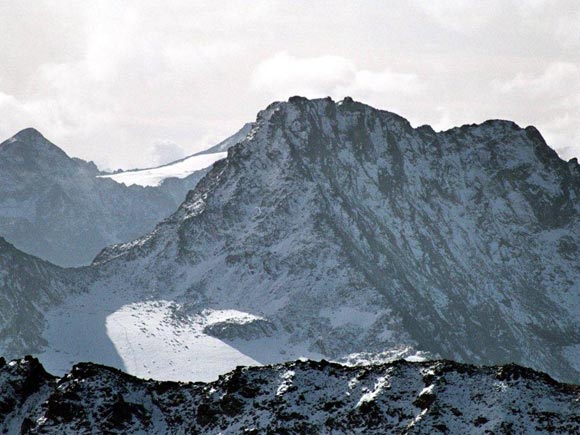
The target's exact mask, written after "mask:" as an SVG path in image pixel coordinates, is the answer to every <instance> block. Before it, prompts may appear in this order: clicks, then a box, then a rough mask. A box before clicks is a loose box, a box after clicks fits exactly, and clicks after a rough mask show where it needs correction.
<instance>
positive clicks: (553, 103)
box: [492, 62, 580, 158]
mask: <svg viewBox="0 0 580 435" xmlns="http://www.w3.org/2000/svg"><path fill="white" fill-rule="evenodd" d="M492 89H493V90H494V91H495V92H497V93H498V94H499V96H500V99H501V100H502V101H506V102H508V104H509V105H511V107H512V110H513V111H514V112H519V114H520V117H522V118H523V116H522V115H523V114H525V116H526V117H527V118H528V119H529V120H530V121H529V122H530V123H534V124H536V125H537V126H538V127H539V128H540V131H542V133H543V134H544V136H545V138H546V140H547V142H548V144H550V145H551V146H552V147H554V148H556V150H557V151H559V153H560V154H561V155H562V157H564V158H571V157H573V156H579V155H580V65H578V64H575V63H570V62H554V63H551V64H549V65H548V66H547V67H546V68H545V69H544V71H542V72H540V73H538V74H522V73H520V74H517V75H516V76H515V77H513V78H512V79H509V80H506V81H494V82H493V83H492Z"/></svg>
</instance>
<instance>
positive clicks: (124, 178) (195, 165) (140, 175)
mask: <svg viewBox="0 0 580 435" xmlns="http://www.w3.org/2000/svg"><path fill="white" fill-rule="evenodd" d="M227 155H228V153H227V152H221V153H212V154H199V155H197V154H196V155H194V156H191V157H187V158H185V159H183V160H179V161H177V162H174V163H170V164H169V165H165V166H159V167H157V168H149V169H137V170H132V171H124V172H118V173H116V174H111V175H100V176H99V178H110V179H111V180H114V181H116V182H117V183H121V184H124V185H126V186H132V185H134V184H136V185H139V186H159V185H160V184H161V182H162V181H163V180H165V179H166V178H185V177H187V176H189V175H191V174H193V173H194V172H197V171H201V170H202V169H206V168H208V167H210V166H211V165H213V164H214V163H215V162H217V161H218V160H221V159H224V158H226V156H227Z"/></svg>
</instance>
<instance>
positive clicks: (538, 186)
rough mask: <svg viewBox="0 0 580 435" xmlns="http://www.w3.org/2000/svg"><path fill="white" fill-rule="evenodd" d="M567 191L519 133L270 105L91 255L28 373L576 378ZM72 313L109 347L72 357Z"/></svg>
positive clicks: (309, 104) (545, 156) (572, 227)
mask: <svg viewBox="0 0 580 435" xmlns="http://www.w3.org/2000/svg"><path fill="white" fill-rule="evenodd" d="M579 194H580V168H579V167H578V165H575V164H573V163H567V162H564V161H562V160H560V159H559V157H558V156H557V154H556V153H555V152H554V151H553V150H551V149H550V148H549V147H548V146H547V145H546V143H545V142H544V140H543V139H542V137H541V135H540V134H539V133H538V131H537V130H536V129H535V128H533V127H527V128H520V127H518V126H517V125H516V124H514V123H513V122H509V121H488V122H484V123H483V124H479V125H466V126H462V127H459V128H454V129H451V130H448V131H444V132H440V133H437V132H435V131H434V130H433V129H431V128H429V127H419V128H413V127H412V126H411V125H410V123H409V122H408V121H406V120H405V119H404V118H402V117H400V116H398V115H396V114H393V113H390V112H386V111H382V110H377V109H374V108H372V107H370V106H367V105H365V104H362V103H359V102H355V101H353V100H352V99H345V100H343V101H341V102H334V101H332V100H331V99H329V98H326V99H317V100H308V99H305V98H300V97H294V98H291V99H290V100H289V101H288V102H279V103H274V104H271V105H270V106H268V108H266V109H265V110H263V111H262V112H260V113H259V115H258V118H257V121H256V123H255V124H254V126H253V128H252V130H251V132H250V133H249V134H248V135H247V137H246V138H245V139H244V140H243V141H241V142H240V143H238V144H237V145H235V146H233V147H232V148H230V149H229V151H228V155H227V158H226V159H224V160H222V161H219V162H217V163H216V164H215V165H214V166H213V168H212V170H211V171H210V172H209V173H208V174H207V175H206V176H205V177H204V178H203V179H202V180H201V181H200V182H199V184H198V185H197V186H196V188H195V189H194V190H192V191H191V192H190V193H189V194H188V196H187V199H186V200H185V202H184V203H183V204H182V205H181V206H180V207H179V209H178V210H177V211H176V212H175V213H174V214H173V215H172V216H170V217H169V218H168V219H166V220H164V221H163V222H162V223H160V224H159V225H158V226H157V227H156V228H155V230H154V231H152V232H151V233H149V234H147V235H146V236H144V237H142V238H139V239H137V240H135V241H133V242H130V243H125V244H121V245H116V246H112V247H110V248H107V249H105V250H104V251H103V252H101V253H100V254H99V255H98V256H97V258H96V259H95V261H94V263H93V265H92V266H91V267H90V268H87V271H86V279H85V283H86V287H87V288H88V289H89V290H88V291H87V292H86V293H82V295H80V296H75V297H71V298H69V299H68V300H67V301H66V302H65V304H64V305H62V306H60V307H58V308H55V309H54V310H52V311H48V312H46V313H45V316H46V319H47V325H48V326H47V329H46V332H45V333H44V339H45V340H46V342H47V343H48V344H47V346H46V347H45V350H46V353H45V355H44V356H43V359H44V360H45V361H48V363H47V365H48V366H49V367H50V368H51V370H52V368H53V367H55V368H62V367H64V365H65V363H66V362H67V358H69V361H70V360H74V359H75V358H77V357H78V358H82V359H83V360H87V359H91V360H96V361H97V362H104V363H109V361H117V365H119V364H118V361H119V359H120V360H122V361H123V362H122V364H123V367H124V368H125V369H127V370H128V371H129V372H131V373H133V374H137V375H140V376H153V377H159V378H165V379H192V378H196V379H206V380H207V379H208V378H210V379H211V378H214V377H215V376H217V374H219V373H220V372H223V371H227V369H231V368H233V366H235V365H236V364H237V363H243V364H249V363H268V362H275V361H282V360H287V359H292V358H295V357H299V356H310V357H314V358H315V357H326V358H332V359H335V360H344V361H347V362H357V361H369V360H370V361H374V360H377V359H389V358H393V357H401V356H406V357H412V358H419V357H425V356H428V355H431V356H435V355H436V356H440V357H444V358H449V359H456V360H460V361H466V362H475V363H486V364H497V363H505V362H510V361H514V362H517V363H520V364H523V365H526V366H531V367H533V368H536V369H539V370H542V371H546V372H548V373H550V374H551V375H553V376H555V377H558V378H559V379H564V380H576V381H577V380H579V379H580V366H579V365H578V360H579V357H578V356H579V355H580V321H579V320H578V315H577V313H578V312H579V309H580V294H579V293H580V292H579V290H580V289H579V287H578V286H579V284H578V283H580V268H579V267H578V264H579V261H578V260H580V251H579V248H578V247H579V246H580V240H579V238H580V236H579V235H580V227H579V226H580V221H579V218H580V209H579V208H580V206H579V205H578V201H577V198H578V195H579ZM104 295H106V299H107V300H106V301H102V299H103V297H104ZM95 304H96V305H95ZM85 306H91V307H92V308H93V309H91V310H87V309H85V308H83V307H85ZM97 306H98V307H99V308H98V309H97V308H96V307H97ZM78 312H82V313H83V314H82V317H81V315H80V314H74V315H73V316H72V317H71V315H70V314H67V313H78ZM91 313H93V314H91ZM103 313H106V314H103ZM67 316H69V317H67ZM77 318H78V319H81V318H82V322H83V325H85V326H84V327H85V330H87V328H89V329H90V328H93V329H91V332H90V334H91V337H100V338H98V339H99V340H102V342H106V340H110V342H111V343H113V344H114V346H109V348H110V349H113V348H114V349H115V351H111V353H108V354H107V355H104V354H101V355H99V354H95V353H94V352H95V351H94V346H90V345H89V344H87V346H86V347H83V345H82V344H81V345H78V346H77V347H75V348H74V349H73V348H72V347H71V345H70V343H69V340H70V341H71V342H74V340H72V338H70V337H68V338H67V337H63V335H62V332H61V333H60V334H57V332H56V331H63V330H65V329H66V328H65V326H64V325H69V326H68V327H67V328H68V329H71V330H76V329H75V325H76V324H75V322H77V321H80V320H75V319H77ZM67 322H68V323H67ZM103 323H106V328H105V326H104V325H103ZM86 325H89V326H86ZM91 325H92V326H91ZM87 333H88V330H87ZM95 339H97V338H95ZM23 340H24V341H26V337H23ZM75 343H76V342H75ZM77 344H78V343H77ZM79 346H80V347H79ZM75 353H76V354H75ZM152 353H155V358H152V357H151V355H152ZM73 354H74V355H73ZM66 355H70V356H69V357H67V356H66ZM98 358H102V361H98ZM51 361H56V362H55V363H54V365H51ZM217 362H219V363H217ZM219 364H222V365H221V366H220V365H219ZM228 364H229V366H228ZM212 370H213V371H212Z"/></svg>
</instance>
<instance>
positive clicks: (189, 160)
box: [100, 123, 252, 187]
mask: <svg viewBox="0 0 580 435" xmlns="http://www.w3.org/2000/svg"><path fill="white" fill-rule="evenodd" d="M251 129H252V124H251V123H247V124H245V125H244V126H243V127H242V128H241V129H240V130H239V131H238V132H237V133H236V134H234V135H233V136H230V137H229V138H227V139H226V140H224V141H222V142H220V143H219V144H217V145H215V146H213V147H211V148H209V149H207V150H205V151H201V152H199V153H196V154H193V155H191V156H189V157H185V158H183V159H181V160H176V161H175V162H172V163H168V164H166V165H162V166H157V167H155V168H147V169H135V170H130V171H121V172H116V173H114V174H108V175H101V176H100V177H101V178H110V179H112V180H115V181H116V182H118V183H123V184H125V185H127V186H132V185H138V186H144V187H146V186H159V185H160V184H161V183H163V182H164V181H165V180H167V179H168V178H178V179H181V178H186V177H188V176H190V175H191V174H193V173H196V174H199V175H200V177H199V178H201V175H205V173H206V171H204V170H206V169H207V168H209V167H210V166H211V165H212V164H213V163H215V162H217V161H218V160H221V159H223V158H225V157H226V155H227V150H228V149H229V148H230V147H231V146H233V145H235V144H236V143H238V142H241V141H242V140H244V139H245V137H246V136H247V134H248V133H249V132H250V130H251Z"/></svg>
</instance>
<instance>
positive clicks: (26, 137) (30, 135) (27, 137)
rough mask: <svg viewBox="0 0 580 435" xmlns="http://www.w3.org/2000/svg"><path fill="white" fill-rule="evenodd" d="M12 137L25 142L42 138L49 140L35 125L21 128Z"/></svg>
mask: <svg viewBox="0 0 580 435" xmlns="http://www.w3.org/2000/svg"><path fill="white" fill-rule="evenodd" d="M12 139H16V140H21V141H24V142H33V141H40V140H44V141H47V139H46V138H45V137H44V136H43V135H42V133H41V132H39V131H38V130H37V129H35V128H34V127H28V128H25V129H24V130H20V131H19V132H18V133H16V134H15V135H14V136H12Z"/></svg>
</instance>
